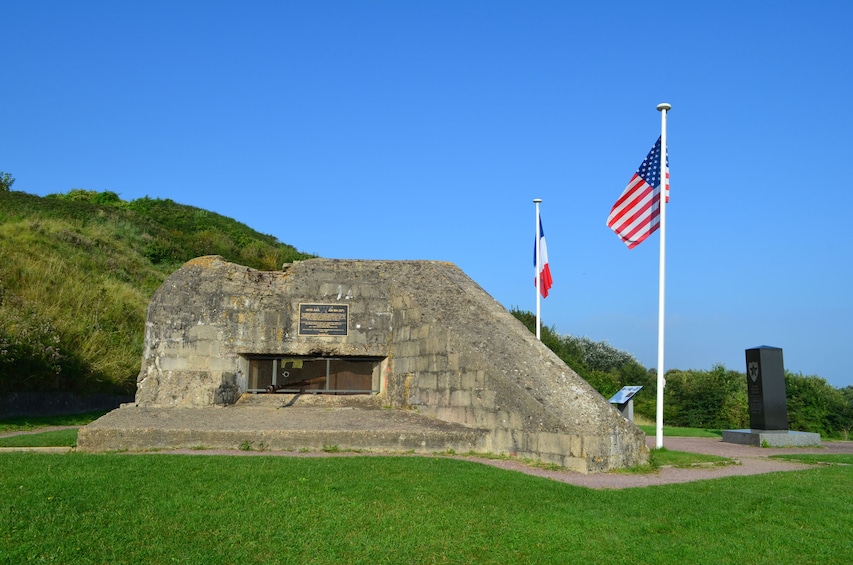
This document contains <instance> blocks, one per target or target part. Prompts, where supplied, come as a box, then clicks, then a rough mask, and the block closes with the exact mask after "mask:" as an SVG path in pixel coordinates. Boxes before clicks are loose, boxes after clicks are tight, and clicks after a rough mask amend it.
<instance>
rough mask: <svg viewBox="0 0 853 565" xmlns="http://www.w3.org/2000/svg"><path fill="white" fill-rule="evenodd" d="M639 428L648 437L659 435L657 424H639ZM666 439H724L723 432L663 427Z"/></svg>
mask: <svg viewBox="0 0 853 565" xmlns="http://www.w3.org/2000/svg"><path fill="white" fill-rule="evenodd" d="M637 427H638V428H640V429H641V430H643V431H644V432H645V433H646V435H647V436H649V437H655V436H656V435H657V427H656V426H655V424H637ZM663 435H664V437H716V438H721V437H723V431H722V430H709V429H704V428H673V427H670V426H664V427H663Z"/></svg>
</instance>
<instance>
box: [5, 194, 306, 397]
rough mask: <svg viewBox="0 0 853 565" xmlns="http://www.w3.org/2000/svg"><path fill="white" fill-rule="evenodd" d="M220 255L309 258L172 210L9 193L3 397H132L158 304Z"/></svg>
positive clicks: (268, 239) (260, 263) (204, 215)
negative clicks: (162, 293) (184, 272)
mask: <svg viewBox="0 0 853 565" xmlns="http://www.w3.org/2000/svg"><path fill="white" fill-rule="evenodd" d="M211 254H217V255H222V256H223V257H224V258H225V259H226V260H229V261H233V262H237V263H240V264H243V265H247V266H249V267H253V268H257V269H278V268H281V264H282V263H285V262H290V261H294V260H299V259H305V258H308V257H310V256H309V255H307V254H304V253H300V252H298V251H296V249H294V248H293V247H292V246H289V245H286V244H283V243H280V242H278V241H277V240H276V239H275V238H274V237H272V236H269V235H264V234H260V233H258V232H256V231H254V230H252V229H251V228H249V227H248V226H246V225H244V224H241V223H239V222H237V221H235V220H232V219H230V218H225V217H224V216H220V215H218V214H214V213H212V212H207V211H205V210H200V209H198V208H193V207H190V206H183V205H181V204H177V203H175V202H173V201H171V200H160V199H152V198H147V197H146V198H142V199H139V200H135V201H132V202H124V201H122V200H121V199H120V198H119V197H118V195H116V194H115V193H109V192H107V193H99V192H94V191H86V190H80V189H77V190H72V191H71V192H69V193H68V194H64V195H63V194H56V195H51V196H48V197H44V198H42V197H38V196H34V195H30V194H25V193H22V192H2V193H0V394H5V393H8V392H12V391H15V392H24V391H46V390H51V391H57V390H61V391H74V392H122V393H128V392H132V391H133V390H134V389H135V381H136V375H137V373H138V372H139V365H140V359H141V357H142V346H143V336H144V326H145V313H146V309H147V307H148V302H149V300H150V298H151V295H152V294H153V293H154V291H155V290H156V289H157V288H158V287H159V286H160V284H161V283H162V282H163V280H164V279H165V278H166V277H167V276H168V275H169V274H170V273H171V272H173V271H174V270H175V269H176V268H178V267H179V266H180V265H181V264H182V263H183V262H185V261H187V260H190V259H192V258H194V257H197V256H200V255H211Z"/></svg>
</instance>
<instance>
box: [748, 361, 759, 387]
mask: <svg viewBox="0 0 853 565" xmlns="http://www.w3.org/2000/svg"><path fill="white" fill-rule="evenodd" d="M747 370H748V371H749V378H750V379H752V382H755V381H757V380H758V376H759V375H760V373H759V371H760V369H759V368H758V361H750V362H749V364H748V366H747Z"/></svg>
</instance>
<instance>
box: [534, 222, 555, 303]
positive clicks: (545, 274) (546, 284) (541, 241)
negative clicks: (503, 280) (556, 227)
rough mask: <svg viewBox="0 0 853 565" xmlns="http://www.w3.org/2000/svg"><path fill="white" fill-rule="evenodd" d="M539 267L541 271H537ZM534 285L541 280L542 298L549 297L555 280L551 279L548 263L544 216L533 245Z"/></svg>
mask: <svg viewBox="0 0 853 565" xmlns="http://www.w3.org/2000/svg"><path fill="white" fill-rule="evenodd" d="M537 253H541V255H542V256H541V261H538V260H537ZM536 269H539V272H538V273H537V272H536ZM533 273H534V278H533V285H534V286H536V282H537V280H538V281H539V292H541V293H542V298H547V297H548V290H549V289H550V288H551V285H552V284H553V283H554V281H553V280H552V279H551V267H550V266H549V265H548V247H547V246H546V245H545V230H543V229H542V218H539V237H538V238H537V239H536V243H535V245H534V246H533Z"/></svg>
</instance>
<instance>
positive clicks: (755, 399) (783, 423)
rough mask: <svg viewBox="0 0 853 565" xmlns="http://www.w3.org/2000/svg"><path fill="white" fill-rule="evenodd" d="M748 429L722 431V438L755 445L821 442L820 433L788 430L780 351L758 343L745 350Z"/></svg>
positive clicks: (767, 445)
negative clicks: (756, 345) (757, 345)
mask: <svg viewBox="0 0 853 565" xmlns="http://www.w3.org/2000/svg"><path fill="white" fill-rule="evenodd" d="M746 389H747V400H748V402H749V428H750V429H748V430H723V441H725V442H729V443H739V444H742V445H754V446H758V447H794V446H813V445H820V434H816V433H811V432H792V431H789V430H788V401H787V396H786V391H785V364H784V363H783V361H782V350H781V349H780V348H778V347H770V346H768V345H761V346H759V347H754V348H752V349H747V350H746Z"/></svg>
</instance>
